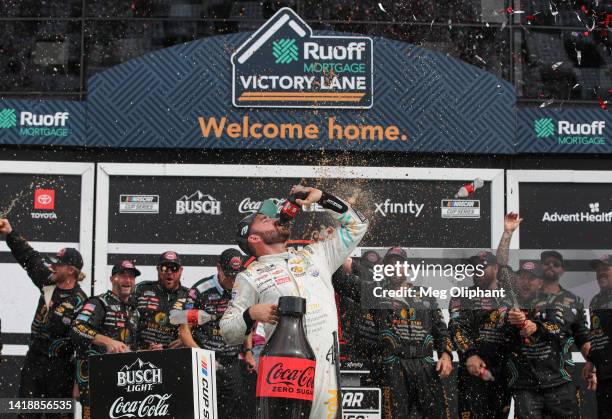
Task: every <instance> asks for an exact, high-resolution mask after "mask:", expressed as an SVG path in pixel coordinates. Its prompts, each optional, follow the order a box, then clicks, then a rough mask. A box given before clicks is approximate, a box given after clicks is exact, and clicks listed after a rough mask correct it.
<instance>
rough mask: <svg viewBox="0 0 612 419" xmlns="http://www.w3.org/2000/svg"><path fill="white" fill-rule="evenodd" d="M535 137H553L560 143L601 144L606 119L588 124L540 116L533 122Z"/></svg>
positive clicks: (603, 140) (604, 139) (602, 142)
mask: <svg viewBox="0 0 612 419" xmlns="http://www.w3.org/2000/svg"><path fill="white" fill-rule="evenodd" d="M533 128H534V131H535V135H536V137H537V138H551V137H552V138H554V139H556V141H557V143H558V144H560V145H576V144H578V145H602V144H605V143H606V138H605V136H604V129H605V128H606V121H592V122H591V123H590V124H589V123H586V124H579V123H572V122H570V121H557V122H556V123H555V122H554V121H553V119H552V118H540V119H536V120H535V121H534V122H533Z"/></svg>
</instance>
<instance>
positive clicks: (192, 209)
mask: <svg viewBox="0 0 612 419" xmlns="http://www.w3.org/2000/svg"><path fill="white" fill-rule="evenodd" d="M176 214H178V215H183V214H207V215H221V201H218V200H216V199H215V198H213V197H212V196H210V195H208V194H203V193H202V192H200V191H199V190H198V191H196V192H195V193H193V194H191V195H189V196H187V195H183V196H182V197H180V198H179V199H178V200H177V201H176Z"/></svg>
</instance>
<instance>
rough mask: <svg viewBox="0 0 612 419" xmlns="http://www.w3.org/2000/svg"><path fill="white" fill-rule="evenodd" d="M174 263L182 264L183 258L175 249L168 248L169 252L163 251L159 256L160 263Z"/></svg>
mask: <svg viewBox="0 0 612 419" xmlns="http://www.w3.org/2000/svg"><path fill="white" fill-rule="evenodd" d="M170 263H173V264H175V265H178V266H181V258H180V257H179V255H178V253H176V252H175V251H173V250H168V251H167V252H164V253H162V254H161V255H160V256H159V261H158V262H157V264H158V265H167V264H170Z"/></svg>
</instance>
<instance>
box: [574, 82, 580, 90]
mask: <svg viewBox="0 0 612 419" xmlns="http://www.w3.org/2000/svg"><path fill="white" fill-rule="evenodd" d="M578 86H580V83H576V84H575V85H574V87H572V90H574V89H575V88H576V87H578Z"/></svg>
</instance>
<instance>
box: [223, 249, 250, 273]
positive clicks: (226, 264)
mask: <svg viewBox="0 0 612 419" xmlns="http://www.w3.org/2000/svg"><path fill="white" fill-rule="evenodd" d="M246 258H247V257H246V256H245V255H243V254H242V253H240V251H239V250H237V249H225V250H224V251H223V253H221V255H220V256H219V265H221V269H223V273H224V274H225V275H227V276H230V277H235V276H236V275H238V274H239V273H240V272H241V271H243V270H244V262H245V261H246Z"/></svg>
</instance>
